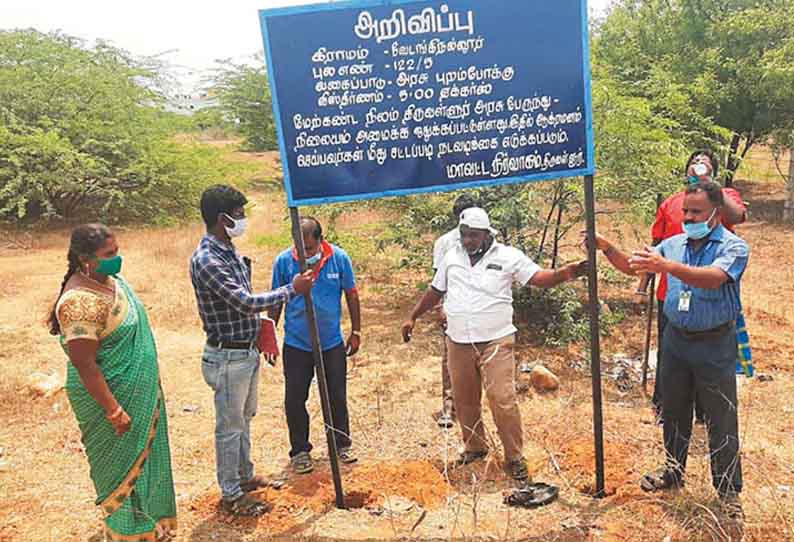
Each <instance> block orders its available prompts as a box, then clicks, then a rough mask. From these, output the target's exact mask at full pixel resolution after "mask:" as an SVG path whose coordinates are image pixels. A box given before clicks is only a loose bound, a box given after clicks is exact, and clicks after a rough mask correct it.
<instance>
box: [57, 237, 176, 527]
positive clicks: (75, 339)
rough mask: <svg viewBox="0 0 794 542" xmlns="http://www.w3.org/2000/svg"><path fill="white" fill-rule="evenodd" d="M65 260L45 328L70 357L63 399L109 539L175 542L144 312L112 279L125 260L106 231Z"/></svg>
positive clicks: (77, 245)
mask: <svg viewBox="0 0 794 542" xmlns="http://www.w3.org/2000/svg"><path fill="white" fill-rule="evenodd" d="M68 259H69V270H68V271H67V273H66V276H65V277H64V279H63V283H62V284H61V293H60V294H59V296H58V300H57V301H56V303H55V307H54V308H53V311H52V314H51V315H50V322H49V323H50V328H51V329H50V330H51V333H52V334H53V335H58V336H60V340H61V344H62V346H63V348H64V350H65V351H66V354H67V355H68V357H69V362H70V363H69V365H68V370H67V377H66V392H67V395H68V397H69V402H70V404H71V406H72V409H73V410H74V413H75V416H76V417H77V422H78V424H79V426H80V431H81V433H82V441H83V445H84V447H85V452H86V455H87V456H88V463H89V466H90V474H91V480H93V482H94V487H95V489H96V493H97V499H96V504H97V505H98V506H100V508H101V509H102V511H103V513H104V514H105V529H106V533H107V535H108V537H109V538H110V540H124V541H132V540H136V541H137V540H141V541H143V540H145V541H150V540H152V541H153V540H157V539H161V538H164V537H168V536H172V535H173V534H174V533H175V531H176V501H175V497H174V482H173V478H172V474H171V453H170V450H169V445H168V428H167V424H166V412H165V402H164V400H163V393H162V389H161V387H160V374H159V369H158V366H157V349H156V347H155V343H154V337H153V336H152V330H151V327H150V326H149V319H148V317H147V315H146V311H145V309H144V307H143V305H142V304H141V302H140V300H139V299H138V297H137V296H136V295H135V293H134V292H133V291H132V289H131V288H130V286H129V284H127V282H126V281H125V280H124V279H123V278H121V277H120V276H118V273H119V271H120V269H121V256H119V254H118V245H117V243H116V239H115V236H114V235H113V233H112V232H111V231H110V230H109V229H108V228H107V227H105V226H103V225H101V224H87V225H83V226H79V227H77V228H76V229H75V230H74V231H73V232H72V237H71V243H70V246H69V255H68Z"/></svg>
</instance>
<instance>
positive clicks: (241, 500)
mask: <svg viewBox="0 0 794 542" xmlns="http://www.w3.org/2000/svg"><path fill="white" fill-rule="evenodd" d="M221 507H222V508H223V510H224V511H225V512H227V513H229V514H231V515H233V516H237V517H257V516H261V515H262V514H264V513H265V512H267V511H268V507H267V505H266V504H265V503H263V502H262V501H259V500H257V499H254V498H253V497H251V496H250V495H247V494H245V493H243V494H242V495H240V496H239V497H237V498H236V499H234V500H232V501H227V500H226V499H223V500H222V501H221Z"/></svg>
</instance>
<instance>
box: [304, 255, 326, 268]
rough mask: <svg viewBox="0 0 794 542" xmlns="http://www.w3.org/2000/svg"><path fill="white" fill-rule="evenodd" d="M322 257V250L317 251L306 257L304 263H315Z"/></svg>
mask: <svg viewBox="0 0 794 542" xmlns="http://www.w3.org/2000/svg"><path fill="white" fill-rule="evenodd" d="M322 257H323V254H322V252H318V253H317V254H315V255H314V256H312V257H311V258H306V264H307V265H314V264H316V263H319V262H320V260H321V259H322Z"/></svg>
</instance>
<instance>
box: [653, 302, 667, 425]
mask: <svg viewBox="0 0 794 542" xmlns="http://www.w3.org/2000/svg"><path fill="white" fill-rule="evenodd" d="M656 304H657V308H658V309H659V310H658V312H657V314H658V316H657V317H656V323H657V332H658V335H657V337H659V340H658V342H657V344H658V346H657V347H656V348H657V349H656V379H655V380H654V381H653V397H651V401H652V402H653V408H654V410H655V411H656V414H657V415H659V414H661V412H662V360H663V359H664V357H663V356H662V347H663V346H664V345H663V344H662V337H664V328H665V327H666V326H667V316H665V315H664V301H658V300H657V301H656Z"/></svg>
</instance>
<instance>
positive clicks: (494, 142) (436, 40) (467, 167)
mask: <svg viewBox="0 0 794 542" xmlns="http://www.w3.org/2000/svg"><path fill="white" fill-rule="evenodd" d="M260 20H261V24H262V31H263V36H264V40H265V50H266V53H267V59H266V61H267V64H268V69H269V76H270V84H271V88H272V91H273V101H274V112H275V115H276V122H277V125H278V132H279V134H278V135H279V139H280V144H281V151H282V159H283V162H284V176H285V182H286V188H287V195H288V200H289V204H290V205H303V204H315V203H322V202H330V201H345V200H355V199H364V198H373V197H380V196H385V195H397V194H409V193H415V192H423V191H431V190H450V189H456V188H463V187H467V186H481V185H487V184H498V183H506V182H524V181H532V180H542V179H549V178H555V177H562V176H574V175H585V174H592V173H593V169H594V166H593V140H592V130H591V121H592V118H591V107H590V89H589V68H588V65H589V64H588V59H587V54H588V52H587V17H586V3H585V0H555V1H554V2H548V1H547V0H521V1H515V0H456V1H452V0H450V1H448V2H438V1H399V0H392V1H386V0H380V1H371V2H368V1H363V2H356V3H339V4H322V5H314V6H303V7H296V8H283V9H276V10H264V11H261V12H260Z"/></svg>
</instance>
